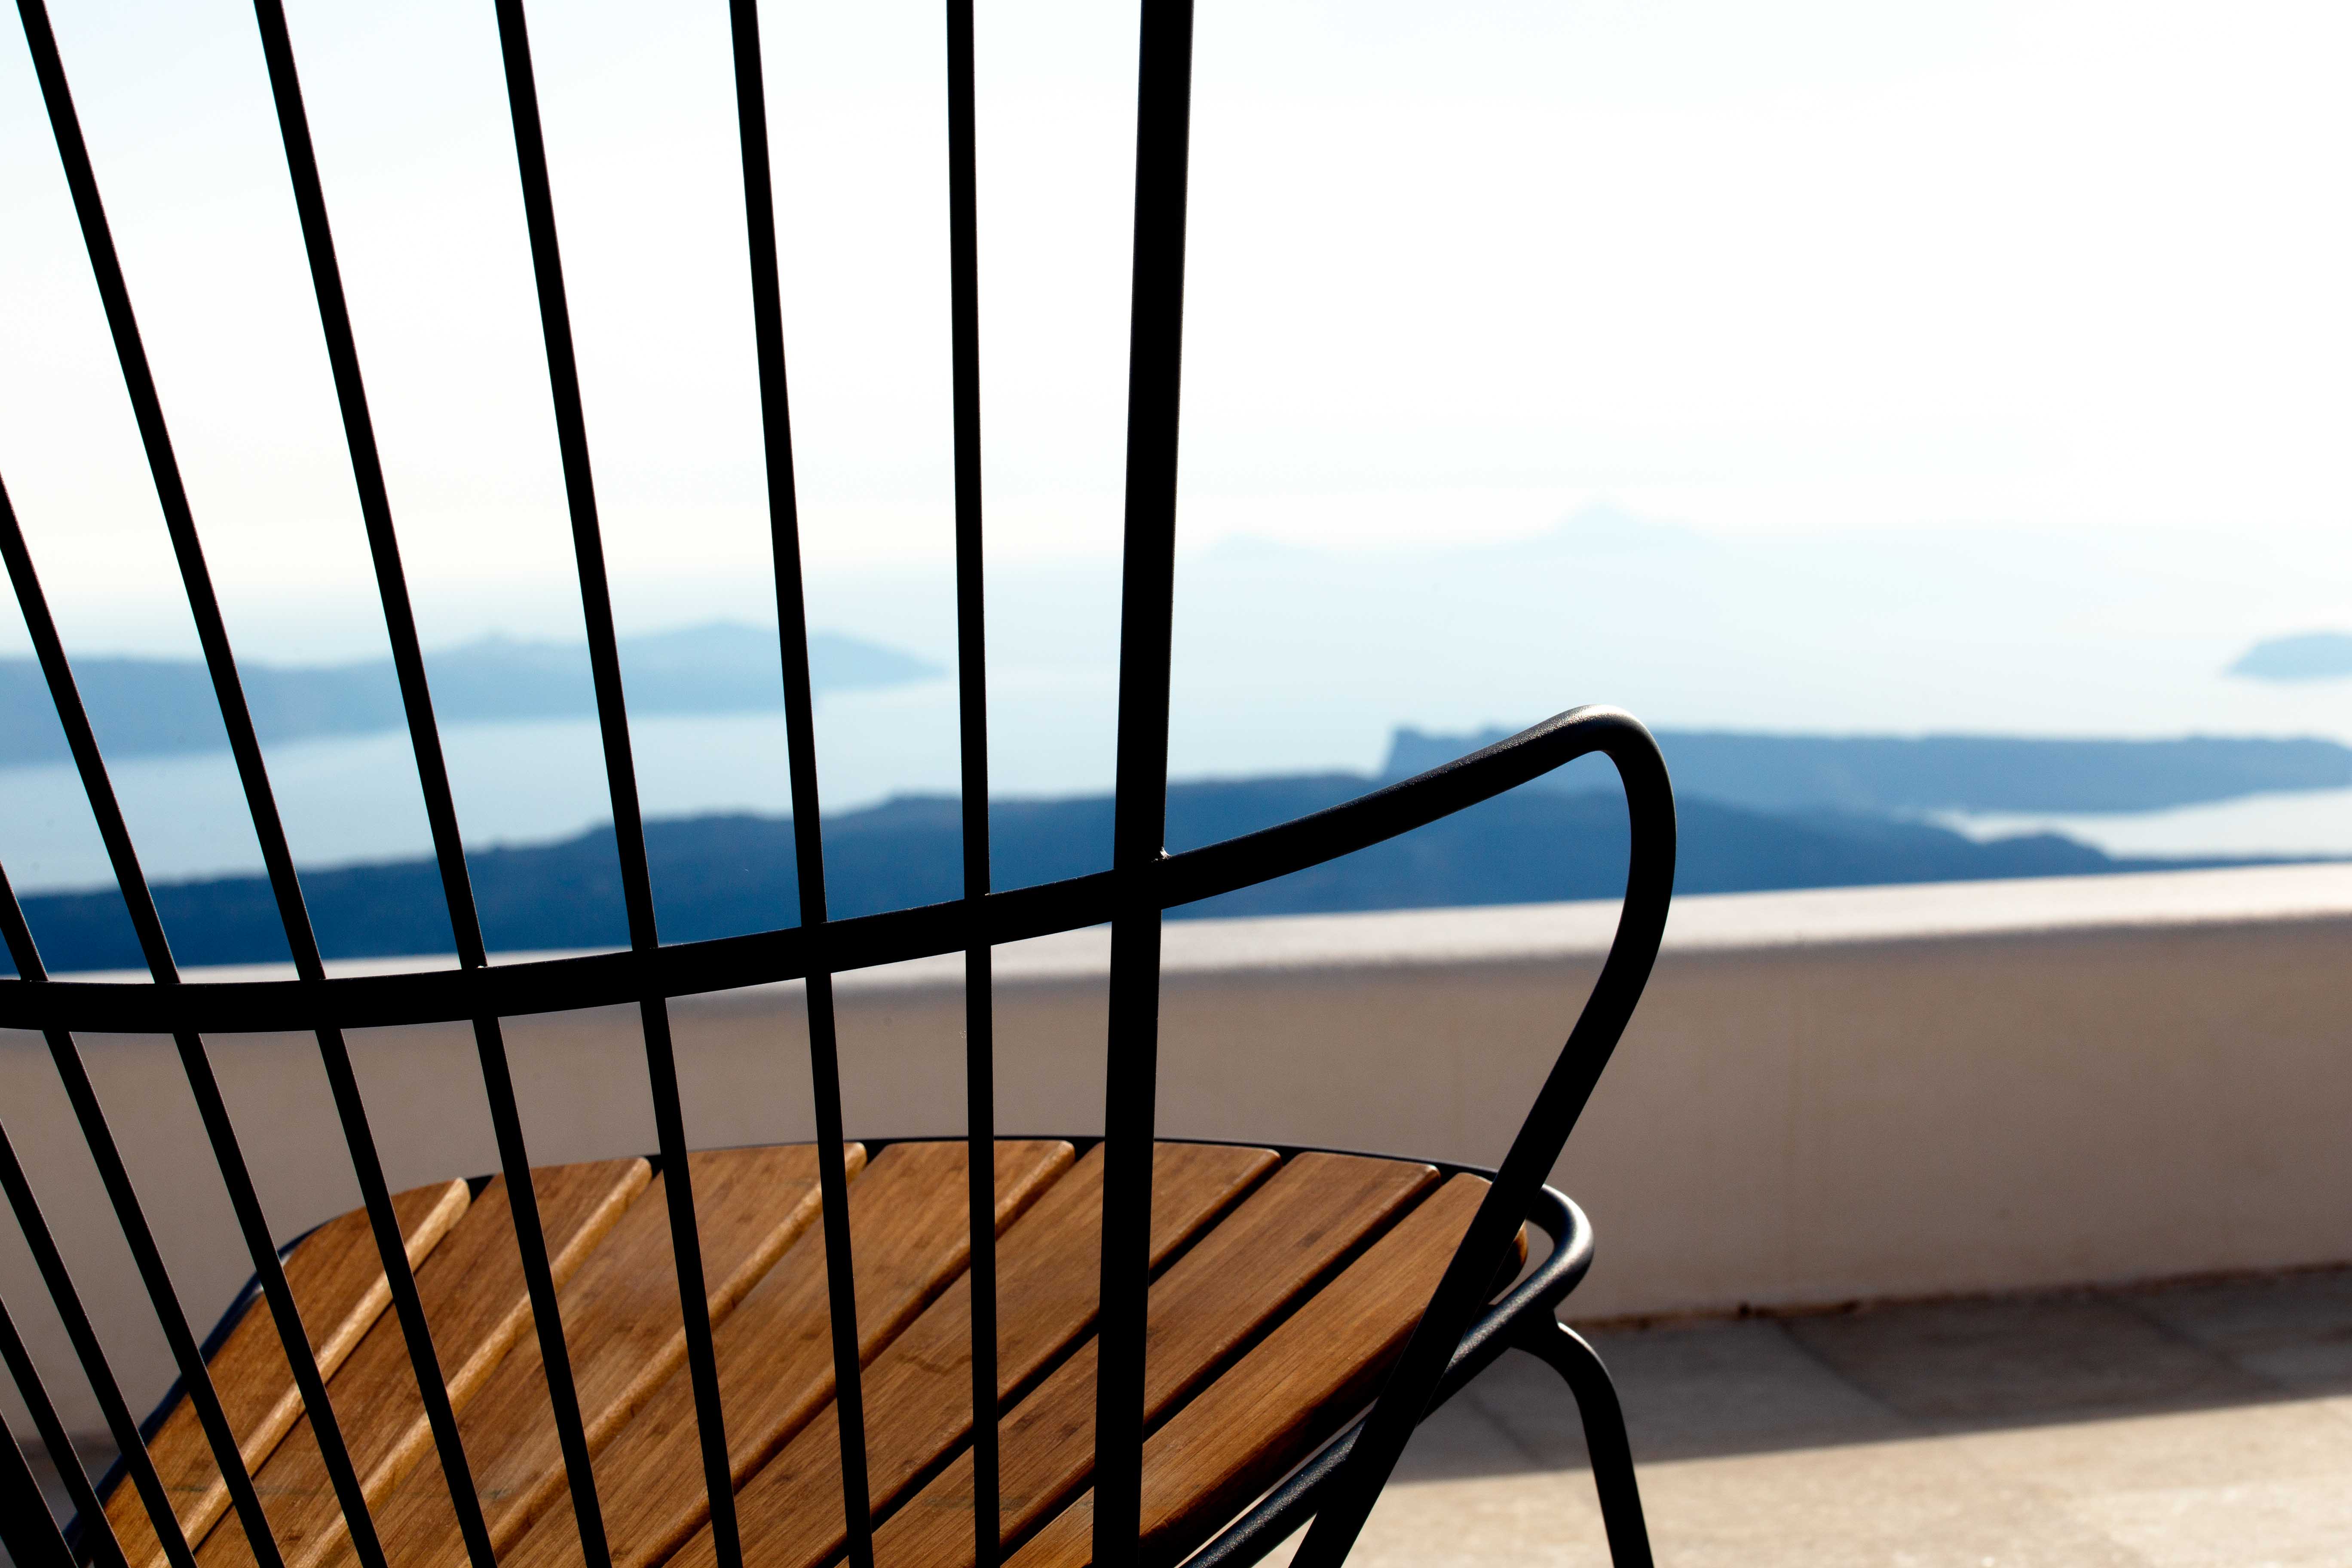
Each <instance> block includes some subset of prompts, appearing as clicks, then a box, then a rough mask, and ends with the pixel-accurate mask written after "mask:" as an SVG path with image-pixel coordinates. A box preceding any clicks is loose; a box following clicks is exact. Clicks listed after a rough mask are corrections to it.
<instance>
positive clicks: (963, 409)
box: [947, 0, 1002, 1568]
mask: <svg viewBox="0 0 2352 1568" xmlns="http://www.w3.org/2000/svg"><path fill="white" fill-rule="evenodd" d="M947 12H948V16H947V43H948V293H949V307H950V311H949V314H950V328H949V331H950V340H951V350H952V365H951V374H952V376H953V380H954V399H955V401H954V409H955V414H954V417H955V509H956V706H957V713H958V718H959V719H960V721H961V740H962V759H961V760H962V764H963V779H962V784H963V803H962V804H963V897H964V907H965V908H966V909H967V910H969V911H970V914H969V917H968V918H969V919H970V921H971V934H970V935H969V936H968V937H967V938H966V939H965V946H964V955H963V1039H964V1064H963V1074H964V1131H965V1132H966V1134H967V1136H968V1137H969V1139H970V1146H971V1170H970V1175H971V1420H972V1427H971V1460H972V1469H971V1474H972V1489H971V1503H972V1521H971V1527H972V1552H973V1562H974V1563H975V1564H976V1568H996V1560H997V1556H998V1538H999V1536H1000V1534H1001V1533H1002V1525H1001V1516H1000V1507H999V1500H998V1490H999V1483H998V1477H999V1462H998V1457H997V1418H996V1404H997V1389H996V1158H995V1149H996V1063H995V1033H996V1020H995V996H994V973H993V971H994V967H995V966H994V963H993V958H994V950H993V949H992V947H991V945H990V942H989V934H988V928H987V925H986V923H985V921H984V920H983V918H982V913H981V911H982V908H983V907H984V904H983V900H986V899H987V897H988V883H989V863H988V850H989V844H988V636H987V632H988V619H987V617H988V596H987V593H986V579H985V577H984V575H983V568H984V564H985V563H984V561H983V558H982V542H983V538H984V535H983V531H982V522H981V520H982V511H981V482H980V481H981V445H980V233H979V230H980V216H979V215H980V195H979V184H980V182H979V166H978V165H979V154H978V142H979V136H978V131H977V127H976V120H977V110H976V105H975V93H974V87H973V80H974V75H975V73H974V68H973V58H972V49H973V40H972V5H971V0H948V6H947Z"/></svg>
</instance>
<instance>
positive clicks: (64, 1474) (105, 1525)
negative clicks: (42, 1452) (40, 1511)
mask: <svg viewBox="0 0 2352 1568" xmlns="http://www.w3.org/2000/svg"><path fill="white" fill-rule="evenodd" d="M0 1362H5V1363H7V1364H8V1375H9V1376H10V1377H12V1378H14V1379H15V1380H16V1392H17V1393H18V1394H21V1395H22V1396H23V1398H24V1401H25V1408H26V1411H28V1412H29V1413H30V1414H31V1415H32V1417H33V1428H34V1430H35V1431H37V1432H38V1433H40V1435H41V1445H42V1447H46V1448H47V1449H48V1451H49V1463H50V1464H51V1465H52V1466H54V1467H55V1468H56V1469H57V1472H58V1480H59V1481H60V1482H62V1483H63V1484H64V1486H65V1489H66V1496H67V1497H68V1498H70V1499H72V1500H73V1505H74V1513H75V1515H76V1517H78V1518H79V1520H80V1521H81V1534H82V1538H83V1539H84V1540H85V1541H88V1542H90V1543H91V1545H92V1546H93V1547H94V1548H95V1550H96V1552H97V1555H98V1558H99V1560H100V1562H101V1563H105V1564H107V1568H127V1564H126V1560H125V1559H124V1557H123V1555H122V1545H121V1542H118V1541H116V1540H115V1538H114V1526H113V1525H112V1524H111V1523H110V1522H109V1521H107V1518H106V1510H104V1509H103V1508H101V1507H100V1505H99V1500H98V1492H97V1490H96V1489H94V1488H93V1487H91V1485H90V1484H89V1476H88V1475H86V1474H84V1473H83V1470H82V1468H81V1456H80V1455H79V1454H77V1453H76V1452H75V1451H74V1446H73V1436H72V1435H71V1434H70V1433H68V1431H67V1430H66V1426H65V1423H64V1422H63V1421H61V1420H59V1419H58V1407H57V1405H56V1404H55V1403H54V1402H53V1401H51V1399H50V1398H49V1391H48V1389H47V1387H46V1386H45V1385H44V1384H42V1382H41V1371H40V1368H39V1367H37V1366H36V1365H34V1364H33V1356H32V1352H30V1351H28V1350H26V1347H25V1341H24V1339H23V1337H22V1336H21V1335H19V1334H18V1333H17V1332H16V1319H15V1318H13V1317H11V1316H10V1315H9V1312H8V1307H7V1303H5V1301H0ZM44 1511H45V1512H46V1511H47V1510H44Z"/></svg>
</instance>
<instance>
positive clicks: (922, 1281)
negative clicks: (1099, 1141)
mask: <svg viewBox="0 0 2352 1568" xmlns="http://www.w3.org/2000/svg"><path fill="white" fill-rule="evenodd" d="M1073 1158H1074V1151H1073V1150H1072V1149H1071V1147H1070V1145H1069V1144H1067V1143H1065V1142H1055V1141H1041V1142H1000V1143H999V1144H997V1146H996V1193H997V1225H998V1228H999V1229H1002V1228H1003V1226H1005V1225H1006V1224H1007V1223H1009V1222H1010V1221H1011V1220H1012V1219H1013V1217H1014V1216H1016V1215H1019V1214H1020V1213H1021V1212H1023V1211H1024V1209H1026V1208H1027V1207H1028V1206H1029V1205H1030V1204H1031V1203H1033V1202H1034V1201H1035V1200H1036V1198H1037V1197H1038V1196H1039V1194H1042V1193H1043V1192H1045V1190H1046V1189H1047V1188H1048V1187H1049V1186H1050V1185H1051V1184H1053V1183H1054V1182H1055V1180H1056V1179H1057V1178H1059V1177H1060V1176H1061V1175H1062V1174H1063V1173H1065V1172H1066V1171H1067V1170H1068V1169H1069V1167H1070V1165H1071V1163H1072V1160H1073ZM965 1169H966V1167H965V1144H964V1143H963V1142H962V1141H961V1140H957V1141H954V1142H932V1143H894V1144H891V1145H890V1146H889V1147H887V1148H886V1149H884V1150H883V1151H882V1152H880V1153H879V1154H877V1155H876V1156H875V1158H874V1160H873V1162H872V1163H871V1164H869V1165H868V1166H867V1167H866V1173H865V1174H864V1175H863V1176H861V1177H859V1178H858V1179H857V1181H856V1182H855V1183H853V1184H851V1186H850V1189H849V1221H850V1232H851V1236H852V1240H853V1249H854V1253H855V1259H856V1283H857V1319H858V1343H859V1354H860V1357H861V1359H862V1360H864V1361H868V1362H870V1361H871V1360H872V1359H873V1357H874V1356H875V1355H876V1354H877V1352H880V1351H881V1349H882V1348H883V1347H884V1346H885V1345H887V1344H888V1343H889V1342H891V1341H892V1340H893V1339H895V1338H897V1337H898V1334H899V1332H900V1331H902V1330H904V1329H905V1328H906V1326H907V1325H908V1323H909V1322H911V1321H913V1320H914V1318H915V1317H916V1315H917V1314H918V1313H919V1312H920V1311H921V1310H923V1308H925V1307H926V1306H928V1305H929V1303H930V1302H931V1300H933V1299H934V1298H935V1297H936V1296H937V1295H938V1294H939V1293H940V1290H941V1289H944V1288H945V1287H946V1286H947V1285H948V1284H949V1283H950V1281H951V1280H952V1279H954V1278H955V1277H956V1276H957V1275H958V1274H960V1273H961V1272H962V1270H963V1268H964V1266H965V1263H966V1262H967V1260H968V1259H969V1258H970V1257H971V1237H970V1235H969V1228H970V1227H969V1220H968V1210H967V1206H966V1205H967V1203H968V1198H967V1187H966V1182H965ZM832 1335H833V1331H832V1319H831V1315H830V1311H829V1303H828V1300H827V1297H826V1289H825V1274H824V1237H823V1235H822V1234H821V1232H820V1231H819V1230H818V1229H816V1228H814V1227H813V1228H812V1229H811V1231H810V1232H809V1233H808V1234H806V1235H804V1236H803V1237H802V1238H801V1239H800V1241H799V1242H798V1243H797V1244H796V1245H795V1246H793V1247H792V1248H791V1250H789V1251H788V1252H786V1253H785V1255H784V1257H783V1258H782V1260H781V1261H779V1262H778V1263H777V1264H776V1266H775V1267H774V1268H771V1269H769V1270H768V1272H767V1273H766V1274H765V1275H764V1276H762V1277H761V1279H760V1282H759V1283H758V1284H757V1285H754V1286H753V1287H752V1288H751V1291H750V1292H749V1293H748V1294H747V1295H746V1296H745V1297H744V1298H743V1300H742V1302H741V1303H740V1305H739V1306H737V1308H736V1309H735V1311H734V1313H733V1314H732V1315H731V1316H730V1317H729V1318H728V1320H727V1321H726V1322H724V1323H722V1324H720V1325H719V1329H718V1331H717V1333H716V1334H715V1336H714V1339H715V1341H716V1345H717V1351H718V1359H719V1388H720V1394H721V1397H722V1400H723V1403H724V1405H725V1410H726V1418H727V1442H728V1458H729V1462H730V1468H731V1469H732V1471H733V1475H734V1479H735V1484H736V1485H737V1486H738V1487H740V1486H741V1485H742V1484H743V1481H744V1480H745V1479H747V1478H748V1477H749V1476H750V1475H751V1473H752V1472H754V1471H755V1470H757V1469H758V1468H760V1467H761V1465H763V1464H765V1463H766V1462H767V1461H768V1459H769V1458H771V1457H772V1456H773V1455H774V1454H775V1453H776V1451H777V1450H778V1449H779V1448H781V1447H782V1446H783V1445H784V1443H785V1442H787V1441H788V1440H789V1439H790V1438H791V1437H792V1436H793V1434H794V1433H796V1432H798V1431H799V1430H800V1429H801V1428H802V1427H803V1426H805V1425H806V1424H807V1423H808V1421H809V1420H810V1418H811V1417H813V1416H814V1415H816V1414H817V1412H818V1411H820V1410H822V1409H824V1407H825V1406H826V1405H828V1404H829V1403H830V1402H831V1400H832V1397H833V1337H832ZM596 1487H597V1494H598V1497H599V1500H600V1501H601V1502H602V1505H603V1509H604V1528H605V1531H606V1534H607V1537H608V1539H609V1541H610V1544H611V1547H612V1552H613V1561H614V1564H615V1568H649V1565H650V1564H653V1563H659V1562H661V1561H663V1560H664V1559H665V1558H667V1557H668V1556H669V1554H670V1553H671V1552H675V1551H676V1550H677V1547H678V1545H679V1544H680V1543H682V1542H685V1541H686V1540H687V1539H688V1537H689V1536H690V1535H692V1534H693V1532H694V1531H697V1530H698V1529H700V1528H701V1526H702V1525H703V1523H704V1521H706V1520H707V1519H708V1518H709V1499H708V1498H707V1497H706V1496H705V1495H704V1490H703V1481H702V1452H701V1439H700V1435H699V1432H698V1428H697V1426H696V1422H695V1411H694V1397H693V1391H692V1388H691V1386H690V1383H689V1380H688V1377H687V1376H686V1374H685V1372H684V1371H683V1369H681V1370H680V1371H679V1372H678V1373H675V1374H673V1375H672V1376H671V1377H670V1378H669V1379H668V1381H667V1382H666V1383H664V1384H662V1386H661V1387H660V1388H659V1389H657V1390H656V1391H655V1393H654V1394H653V1395H652V1397H651V1398H649V1399H648V1400H646V1403H645V1405H643V1406H642V1407H641V1408H640V1409H639V1410H638V1411H637V1413H636V1414H635V1416H634V1417H633V1418H632V1419H631V1420H630V1421H629V1422H628V1424H627V1425H625V1426H623V1427H622V1428H621V1430H620V1432H619V1433H618V1434H617V1435H616V1436H614V1438H613V1440H612V1441H611V1443H610V1445H609V1446H608V1447H606V1448H605V1450H604V1453H603V1454H602V1455H600V1456H599V1457H598V1458H597V1461H596ZM581 1558H582V1554H581V1550H580V1537H579V1526H578V1523H577V1521H575V1520H574V1519H573V1518H572V1510H571V1509H569V1508H565V1507H556V1508H550V1509H547V1510H545V1511H543V1512H542V1513H541V1515H540V1517H539V1519H538V1521H537V1522H536V1523H535V1524H534V1525H533V1526H532V1527H531V1528H530V1530H529V1531H527V1532H525V1534H524V1535H523V1537H522V1539H521V1540H520V1541H519V1542H516V1544H515V1547H514V1550H513V1551H512V1552H509V1553H507V1554H506V1555H505V1557H504V1558H502V1559H501V1562H502V1565H503V1568H572V1565H574V1564H577V1563H580V1561H581ZM457 1561H462V1559H459V1560H457ZM402 1568H408V1565H407V1564H406V1563H404V1564H403V1565H402ZM418 1568H453V1564H448V1563H445V1564H419V1565H418Z"/></svg>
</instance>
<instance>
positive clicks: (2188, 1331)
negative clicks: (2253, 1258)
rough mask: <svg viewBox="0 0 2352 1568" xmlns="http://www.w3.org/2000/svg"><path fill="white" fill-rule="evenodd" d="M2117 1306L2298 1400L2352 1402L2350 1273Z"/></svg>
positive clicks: (2200, 1289) (2145, 1296)
mask: <svg viewBox="0 0 2352 1568" xmlns="http://www.w3.org/2000/svg"><path fill="white" fill-rule="evenodd" d="M2116 1300H2117V1301H2118V1302H2120V1303H2121V1304H2123V1305H2125V1306H2127V1307H2129V1308H2131V1309H2132V1310H2136V1311H2138V1312H2140V1313H2142V1314H2143V1315H2145V1316H2147V1318H2148V1319H2150V1320H2151V1321H2155V1322H2158V1323H2162V1324H2163V1325H2164V1326H2165V1327H2166V1328H2168V1329H2169V1330H2171V1331H2173V1332H2175V1333H2177V1334H2179V1335H2181V1336H2182V1337H2184V1338H2186V1339H2189V1340H2193V1341H2194V1342H2197V1343H2199V1344H2200V1345H2203V1346H2205V1347H2206V1348H2207V1349H2209V1350H2210V1351H2212V1352H2214V1353H2216V1354H2218V1355H2221V1356H2223V1357H2225V1358H2227V1359H2228V1360H2230V1361H2231V1362H2233V1363H2236V1364H2237V1365H2239V1366H2242V1367H2243V1368H2245V1369H2246V1370H2247V1371H2249V1372H2251V1373H2254V1374H2255V1375H2256V1376H2258V1377H2263V1378H2268V1379H2270V1380H2272V1381H2273V1382H2275V1383H2278V1384H2281V1385H2283V1386H2284V1387H2287V1388H2290V1389H2293V1390H2294V1391H2296V1392H2298V1393H2306V1394H2322V1393H2325V1394H2352V1268H2341V1269H2329V1270H2326V1271H2323V1272H2310V1273H2297V1274H2284V1275H2277V1276H2273V1277H2272V1278H2270V1279H2247V1280H2229V1281H2224V1282H2221V1283H2218V1284H2211V1285H2188V1286H2180V1287H2177V1288H2175V1289H2167V1290H2150V1291H2146V1292H2135V1293H2133V1294H2130V1295H2125V1296H2118V1297H2117V1298H2116Z"/></svg>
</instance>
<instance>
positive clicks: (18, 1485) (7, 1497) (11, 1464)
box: [0, 1422, 74, 1568]
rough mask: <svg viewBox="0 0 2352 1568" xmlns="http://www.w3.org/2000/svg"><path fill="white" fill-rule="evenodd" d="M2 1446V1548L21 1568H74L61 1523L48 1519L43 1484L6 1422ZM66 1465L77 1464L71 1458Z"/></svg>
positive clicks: (0, 1430)
mask: <svg viewBox="0 0 2352 1568" xmlns="http://www.w3.org/2000/svg"><path fill="white" fill-rule="evenodd" d="M0 1445H5V1447H6V1448H7V1450H8V1451H7V1453H6V1454H5V1456H0V1546H5V1547H6V1548H7V1550H8V1558H9V1561H10V1562H12V1563H17V1564H19V1565H20V1568H73V1553H71V1552H68V1551H67V1550H66V1542H65V1537H64V1536H62V1535H60V1534H59V1533H58V1521H56V1520H54V1519H52V1518H50V1517H49V1505H48V1502H47V1500H46V1499H44V1498H43V1497H42V1496H41V1483H40V1482H39V1481H37V1480H36V1479H33V1467H32V1466H31V1465H29V1464H27V1463H26V1459H25V1451H24V1449H22V1448H20V1447H17V1446H16V1434H15V1433H14V1432H11V1431H10V1430H9V1429H8V1427H7V1425H6V1423H5V1422H0ZM66 1463H67V1464H68V1465H71V1464H73V1463H74V1460H73V1458H72V1456H71V1455H70V1454H68V1456H67V1459H66Z"/></svg>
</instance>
